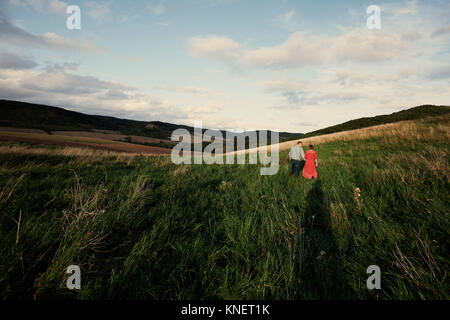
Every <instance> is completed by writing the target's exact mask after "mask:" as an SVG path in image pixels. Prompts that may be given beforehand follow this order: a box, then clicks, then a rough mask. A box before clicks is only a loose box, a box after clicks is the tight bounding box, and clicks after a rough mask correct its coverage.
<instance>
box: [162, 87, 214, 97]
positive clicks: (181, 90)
mask: <svg viewBox="0 0 450 320" xmlns="http://www.w3.org/2000/svg"><path fill="white" fill-rule="evenodd" d="M154 88H155V89H160V90H166V91H169V92H179V93H190V94H195V95H199V96H211V95H215V94H217V93H216V92H214V91H212V90H209V89H204V88H197V87H160V86H156V87H154Z"/></svg>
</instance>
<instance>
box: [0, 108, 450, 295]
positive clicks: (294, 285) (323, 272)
mask: <svg viewBox="0 0 450 320" xmlns="http://www.w3.org/2000/svg"><path fill="white" fill-rule="evenodd" d="M449 122H450V119H449V117H448V116H441V117H437V118H429V119H425V120H420V121H408V122H398V123H395V124H389V125H384V126H379V127H372V128H366V129H361V130H358V131H353V132H347V133H345V132H343V133H336V134H332V135H329V136H322V137H313V138H309V139H308V140H305V144H307V143H309V142H313V143H314V144H315V145H316V150H317V152H318V156H319V168H318V172H319V179H318V180H312V181H308V180H304V179H302V178H295V177H289V176H288V170H289V163H288V159H287V151H283V152H282V153H281V155H280V170H279V172H278V174H277V175H274V176H261V175H260V171H259V168H258V166H256V165H211V166H209V165H192V166H189V165H182V166H175V165H174V164H172V163H171V160H170V158H169V157H141V156H132V155H126V154H116V153H113V152H103V151H98V150H89V151H84V152H83V150H81V149H73V148H64V149H61V148H57V147H41V146H34V145H27V144H20V143H6V142H4V143H1V145H0V190H1V191H0V232H1V234H2V242H1V244H0V293H1V297H2V299H18V298H20V299H56V298H57V299H116V298H124V299H449V298H450V290H449V285H448V279H447V278H448V271H449V254H448V252H449V239H450V237H449V230H450V226H449V211H450V210H449V208H450V203H449V202H450V199H449V194H450V192H449V191H450V184H449V178H450V166H449V159H448V154H449V138H450V129H449V128H450V126H449V125H450V123H449ZM357 188H359V190H360V193H358V192H357V191H355V190H356V189H357ZM72 264H75V265H79V266H80V267H81V272H82V289H81V290H73V291H71V290H68V289H67V288H66V287H65V281H66V279H67V275H66V274H65V271H66V268H67V267H68V266H69V265H72ZM373 264H375V265H378V266H380V268H381V272H382V277H381V290H373V291H371V290H368V289H367V287H366V279H367V277H368V276H369V275H367V274H366V268H367V267H368V266H369V265H373Z"/></svg>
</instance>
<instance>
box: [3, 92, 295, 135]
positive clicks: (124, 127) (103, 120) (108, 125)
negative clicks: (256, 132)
mask: <svg viewBox="0 0 450 320" xmlns="http://www.w3.org/2000/svg"><path fill="white" fill-rule="evenodd" d="M0 126H7V127H16V128H30V129H40V130H44V131H46V132H47V133H50V132H52V131H89V130H112V131H117V132H120V133H121V134H125V135H135V136H143V137H150V138H157V139H169V140H170V136H171V134H172V132H173V131H174V130H176V129H186V130H188V131H189V132H191V133H193V132H194V128H193V127H190V126H185V125H178V124H172V123H167V122H161V121H136V120H127V119H119V118H115V117H108V116H99V115H87V114H84V113H80V112H75V111H69V110H65V109H63V108H59V107H52V106H46V105H39V104H32V103H25V102H19V101H9V100H0ZM205 130H206V128H203V131H205ZM222 134H223V135H224V137H225V135H226V131H222ZM298 135H300V134H299V133H289V132H280V139H289V138H292V137H296V136H298Z"/></svg>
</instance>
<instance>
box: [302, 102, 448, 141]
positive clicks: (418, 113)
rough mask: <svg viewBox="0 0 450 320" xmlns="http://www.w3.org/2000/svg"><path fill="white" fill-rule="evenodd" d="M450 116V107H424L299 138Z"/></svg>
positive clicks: (368, 119) (364, 120) (350, 122)
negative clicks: (431, 117) (430, 117)
mask: <svg viewBox="0 0 450 320" xmlns="http://www.w3.org/2000/svg"><path fill="white" fill-rule="evenodd" d="M446 114H449V115H450V107H449V106H435V105H422V106H418V107H414V108H410V109H407V110H402V111H399V112H394V113H392V114H387V115H379V116H375V117H365V118H359V119H355V120H350V121H347V122H344V123H341V124H338V125H335V126H331V127H327V128H324V129H320V130H316V131H312V132H309V133H307V134H304V135H302V136H299V137H301V138H306V137H313V136H319V135H323V134H329V133H335V132H341V131H348V130H355V129H361V128H366V127H371V126H376V125H380V124H386V123H394V122H398V121H405V120H418V119H423V118H425V117H429V116H439V115H446Z"/></svg>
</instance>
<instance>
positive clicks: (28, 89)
mask: <svg viewBox="0 0 450 320" xmlns="http://www.w3.org/2000/svg"><path fill="white" fill-rule="evenodd" d="M0 96H1V97H2V98H3V99H12V100H22V101H27V102H33V103H41V104H47V105H52V106H62V107H64V108H69V109H71V110H75V111H79V112H85V113H89V114H102V115H111V116H116V117H123V118H130V119H140V120H148V121H151V120H161V121H169V122H173V121H177V120H179V119H186V118H187V117H188V116H189V114H188V113H186V112H184V111H183V110H182V109H181V108H178V107H177V106H175V105H173V104H171V103H169V102H168V101H164V100H162V99H160V98H158V97H155V96H152V95H148V94H141V93H137V92H136V88H134V87H132V86H129V85H126V84H122V83H115V82H111V81H105V80H102V79H99V78H96V77H91V76H80V75H76V74H72V73H67V72H59V73H51V72H50V73H49V72H38V71H35V70H3V69H2V70H0Z"/></svg>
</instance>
